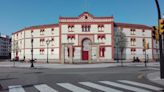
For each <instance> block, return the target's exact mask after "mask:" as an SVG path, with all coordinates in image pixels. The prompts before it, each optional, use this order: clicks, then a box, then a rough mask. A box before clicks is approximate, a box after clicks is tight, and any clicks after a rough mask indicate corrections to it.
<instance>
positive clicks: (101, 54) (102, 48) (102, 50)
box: [99, 47, 105, 57]
mask: <svg viewBox="0 0 164 92" xmlns="http://www.w3.org/2000/svg"><path fill="white" fill-rule="evenodd" d="M99 56H100V57H104V56H105V47H100V51H99Z"/></svg>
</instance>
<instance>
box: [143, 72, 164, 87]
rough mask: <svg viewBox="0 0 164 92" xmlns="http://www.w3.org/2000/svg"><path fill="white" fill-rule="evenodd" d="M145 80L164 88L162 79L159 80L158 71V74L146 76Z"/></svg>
mask: <svg viewBox="0 0 164 92" xmlns="http://www.w3.org/2000/svg"><path fill="white" fill-rule="evenodd" d="M146 77H147V79H149V80H150V81H151V82H154V83H157V84H160V85H163V86H164V79H161V78H160V71H158V72H154V73H150V74H148V75H147V76H146Z"/></svg>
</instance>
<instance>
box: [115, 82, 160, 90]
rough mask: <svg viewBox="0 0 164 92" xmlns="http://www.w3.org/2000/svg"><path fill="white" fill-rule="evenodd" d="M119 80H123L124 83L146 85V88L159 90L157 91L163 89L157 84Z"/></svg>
mask: <svg viewBox="0 0 164 92" xmlns="http://www.w3.org/2000/svg"><path fill="white" fill-rule="evenodd" d="M118 81H119V82H122V83H126V84H131V85H135V86H139V87H144V88H147V89H151V90H157V91H159V90H162V88H160V87H156V86H152V85H148V84H143V83H139V82H134V81H128V80H118Z"/></svg>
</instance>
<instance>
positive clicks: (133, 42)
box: [130, 38, 136, 46]
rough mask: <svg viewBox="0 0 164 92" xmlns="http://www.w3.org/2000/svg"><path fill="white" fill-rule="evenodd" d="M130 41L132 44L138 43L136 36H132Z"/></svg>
mask: <svg viewBox="0 0 164 92" xmlns="http://www.w3.org/2000/svg"><path fill="white" fill-rule="evenodd" d="M130 42H131V46H135V45H136V39H135V38H131V39H130Z"/></svg>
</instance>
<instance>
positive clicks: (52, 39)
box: [51, 38, 54, 46]
mask: <svg viewBox="0 0 164 92" xmlns="http://www.w3.org/2000/svg"><path fill="white" fill-rule="evenodd" d="M51 41H52V42H51V43H52V46H54V38H51Z"/></svg>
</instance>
